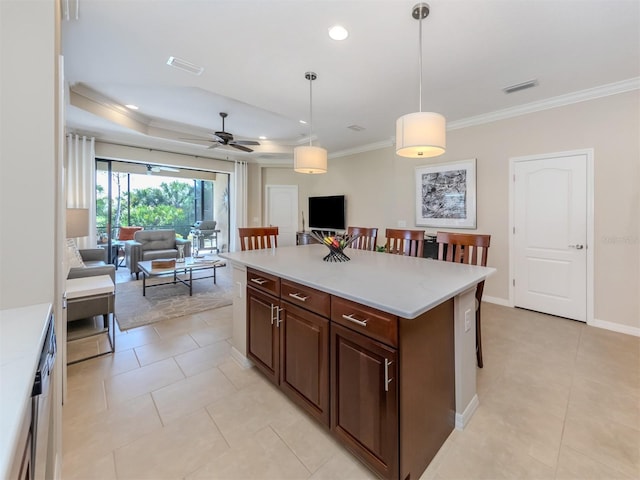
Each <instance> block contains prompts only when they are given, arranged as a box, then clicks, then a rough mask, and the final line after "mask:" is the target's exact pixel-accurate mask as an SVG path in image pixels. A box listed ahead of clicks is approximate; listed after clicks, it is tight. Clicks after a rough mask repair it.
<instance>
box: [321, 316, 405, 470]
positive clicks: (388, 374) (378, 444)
mask: <svg viewBox="0 0 640 480" xmlns="http://www.w3.org/2000/svg"><path fill="white" fill-rule="evenodd" d="M331 352H332V359H331V364H332V366H331V389H332V393H331V430H332V431H333V432H334V434H335V436H336V437H337V438H338V439H339V440H340V441H341V442H342V443H343V444H344V445H345V446H346V447H347V448H349V450H351V451H352V452H353V453H354V454H355V455H356V456H358V457H360V458H361V459H362V460H363V461H364V462H365V463H367V464H368V465H369V466H370V467H371V468H372V469H374V470H375V471H377V472H378V473H379V474H380V475H381V476H382V477H384V478H391V479H395V478H398V474H399V473H398V472H399V470H398V450H399V447H398V379H397V371H398V369H397V350H396V349H394V348H390V347H388V346H386V345H384V344H382V343H380V342H377V341H375V340H373V339H371V338H369V337H366V336H364V335H362V334H359V333H356V332H354V331H352V330H349V329H347V328H344V327H341V326H339V325H336V324H335V323H332V324H331Z"/></svg>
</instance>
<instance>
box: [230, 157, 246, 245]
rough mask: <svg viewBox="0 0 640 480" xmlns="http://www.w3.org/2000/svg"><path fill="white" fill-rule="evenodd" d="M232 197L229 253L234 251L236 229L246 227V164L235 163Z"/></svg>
mask: <svg viewBox="0 0 640 480" xmlns="http://www.w3.org/2000/svg"><path fill="white" fill-rule="evenodd" d="M232 186H233V196H231V198H233V199H234V201H233V202H232V204H231V231H230V234H231V235H230V237H231V245H230V251H235V250H236V243H237V238H236V237H237V236H238V235H237V233H236V231H237V228H238V227H246V226H247V203H248V198H249V197H248V192H247V162H236V163H235V170H234V175H233V183H232Z"/></svg>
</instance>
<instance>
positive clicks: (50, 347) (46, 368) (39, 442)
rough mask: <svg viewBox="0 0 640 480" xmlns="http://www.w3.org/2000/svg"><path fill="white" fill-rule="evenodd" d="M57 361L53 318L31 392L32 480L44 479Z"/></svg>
mask: <svg viewBox="0 0 640 480" xmlns="http://www.w3.org/2000/svg"><path fill="white" fill-rule="evenodd" d="M55 360H56V334H55V330H54V327H53V315H51V317H50V318H49V322H48V326H47V333H46V335H45V338H44V342H43V345H42V350H41V353H40V360H39V361H38V368H37V369H36V376H35V380H34V382H33V390H32V392H31V410H32V417H31V432H32V436H31V439H32V445H31V478H32V479H38V480H39V479H44V478H45V476H46V469H47V451H48V447H49V422H50V418H51V388H50V387H51V376H52V374H53V365H54V363H55Z"/></svg>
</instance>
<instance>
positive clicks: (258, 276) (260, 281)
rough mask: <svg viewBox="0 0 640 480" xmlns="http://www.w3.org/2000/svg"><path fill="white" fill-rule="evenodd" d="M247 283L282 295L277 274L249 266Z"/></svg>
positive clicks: (264, 290)
mask: <svg viewBox="0 0 640 480" xmlns="http://www.w3.org/2000/svg"><path fill="white" fill-rule="evenodd" d="M247 285H251V286H252V287H253V288H257V289H258V290H262V291H263V292H267V293H270V294H272V295H275V296H276V297H279V296H280V278H279V277H276V276H275V275H271V274H269V273H264V272H261V271H259V270H253V269H252V268H247Z"/></svg>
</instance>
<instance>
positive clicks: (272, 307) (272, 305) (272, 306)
mask: <svg viewBox="0 0 640 480" xmlns="http://www.w3.org/2000/svg"><path fill="white" fill-rule="evenodd" d="M274 308H276V306H275V305H274V304H273V303H272V304H271V315H270V317H271V325H273V321H274V320H275V319H274V318H273V309H274Z"/></svg>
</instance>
